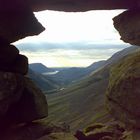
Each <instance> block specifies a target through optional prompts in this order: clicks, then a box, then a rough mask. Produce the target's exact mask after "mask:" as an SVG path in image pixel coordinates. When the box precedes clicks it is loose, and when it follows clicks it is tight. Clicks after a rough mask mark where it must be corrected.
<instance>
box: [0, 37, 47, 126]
mask: <svg viewBox="0 0 140 140" xmlns="http://www.w3.org/2000/svg"><path fill="white" fill-rule="evenodd" d="M0 43H1V44H0V124H1V126H2V124H3V125H4V126H6V127H7V125H9V124H15V123H26V122H31V121H33V120H36V119H41V118H43V117H46V116H47V113H48V108H47V101H46V97H45V95H44V94H43V93H42V92H41V90H40V89H38V88H37V87H36V86H35V85H34V83H33V82H32V81H31V80H30V79H29V78H27V77H26V74H27V72H28V59H27V57H26V56H24V55H20V54H19V50H18V49H17V48H16V47H15V46H13V45H10V43H8V42H7V41H6V40H4V39H2V38H1V39H0Z"/></svg>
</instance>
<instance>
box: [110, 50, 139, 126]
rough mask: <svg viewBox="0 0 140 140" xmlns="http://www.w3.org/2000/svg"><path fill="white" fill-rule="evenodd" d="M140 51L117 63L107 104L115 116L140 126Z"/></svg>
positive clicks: (111, 78)
mask: <svg viewBox="0 0 140 140" xmlns="http://www.w3.org/2000/svg"><path fill="white" fill-rule="evenodd" d="M139 102H140V52H136V53H134V54H132V55H128V56H127V57H125V58H123V59H122V60H121V61H120V62H119V63H117V64H116V65H115V66H114V67H113V68H112V69H111V74H110V81H109V87H108V91H107V106H108V109H109V111H110V112H111V114H113V115H114V117H115V118H117V119H119V120H121V121H124V122H125V123H128V124H130V125H132V127H140V121H139V117H140V103H139Z"/></svg>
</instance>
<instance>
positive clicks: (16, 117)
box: [7, 78, 48, 123]
mask: <svg viewBox="0 0 140 140" xmlns="http://www.w3.org/2000/svg"><path fill="white" fill-rule="evenodd" d="M24 80H25V88H24V91H23V93H22V96H21V98H20V100H19V101H18V102H16V103H15V104H14V105H13V106H11V108H10V110H9V115H8V116H10V118H7V120H9V119H11V122H14V123H15V122H16V123H21V122H31V121H33V120H37V119H41V118H44V117H47V115H48V106H47V101H46V97H45V95H44V94H43V93H42V92H41V90H40V89H38V88H37V87H36V86H35V85H34V83H33V82H32V81H31V80H30V79H29V78H25V79H24Z"/></svg>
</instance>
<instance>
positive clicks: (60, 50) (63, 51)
mask: <svg viewBox="0 0 140 140" xmlns="http://www.w3.org/2000/svg"><path fill="white" fill-rule="evenodd" d="M127 46H128V45H126V44H94V43H93V42H70V43H48V42H43V43H37V44H36V43H23V44H18V45H17V47H18V48H19V50H20V52H21V53H22V54H25V55H27V56H28V58H29V62H30V63H33V62H41V63H44V64H46V65H47V66H51V67H52V66H88V65H90V64H91V63H93V62H95V61H99V60H104V59H107V58H109V57H110V56H111V55H113V54H114V53H115V52H117V51H119V50H121V49H123V48H125V47H127Z"/></svg>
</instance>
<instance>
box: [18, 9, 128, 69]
mask: <svg viewBox="0 0 140 140" xmlns="http://www.w3.org/2000/svg"><path fill="white" fill-rule="evenodd" d="M121 12H122V10H111V11H88V12H83V13H81V12H78V13H65V12H57V11H43V12H38V13H35V16H36V17H37V19H38V20H39V21H40V23H42V25H43V26H44V27H45V28H46V30H45V31H44V32H43V33H41V34H40V35H38V36H34V37H28V38H25V39H22V40H20V41H18V42H16V43H15V44H16V46H17V47H18V48H19V50H20V52H21V53H22V54H25V55H26V56H27V57H28V58H29V63H43V64H44V65H46V66H47V67H86V66H89V65H90V64H92V63H94V62H97V61H100V60H105V59H108V58H109V57H110V56H112V55H113V54H114V53H115V52H117V51H119V50H121V49H123V48H125V47H127V46H128V44H125V43H123V42H122V41H121V40H120V36H119V34H118V32H117V31H116V30H115V28H114V27H113V21H112V18H113V17H114V16H116V15H118V14H119V13H121Z"/></svg>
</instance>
